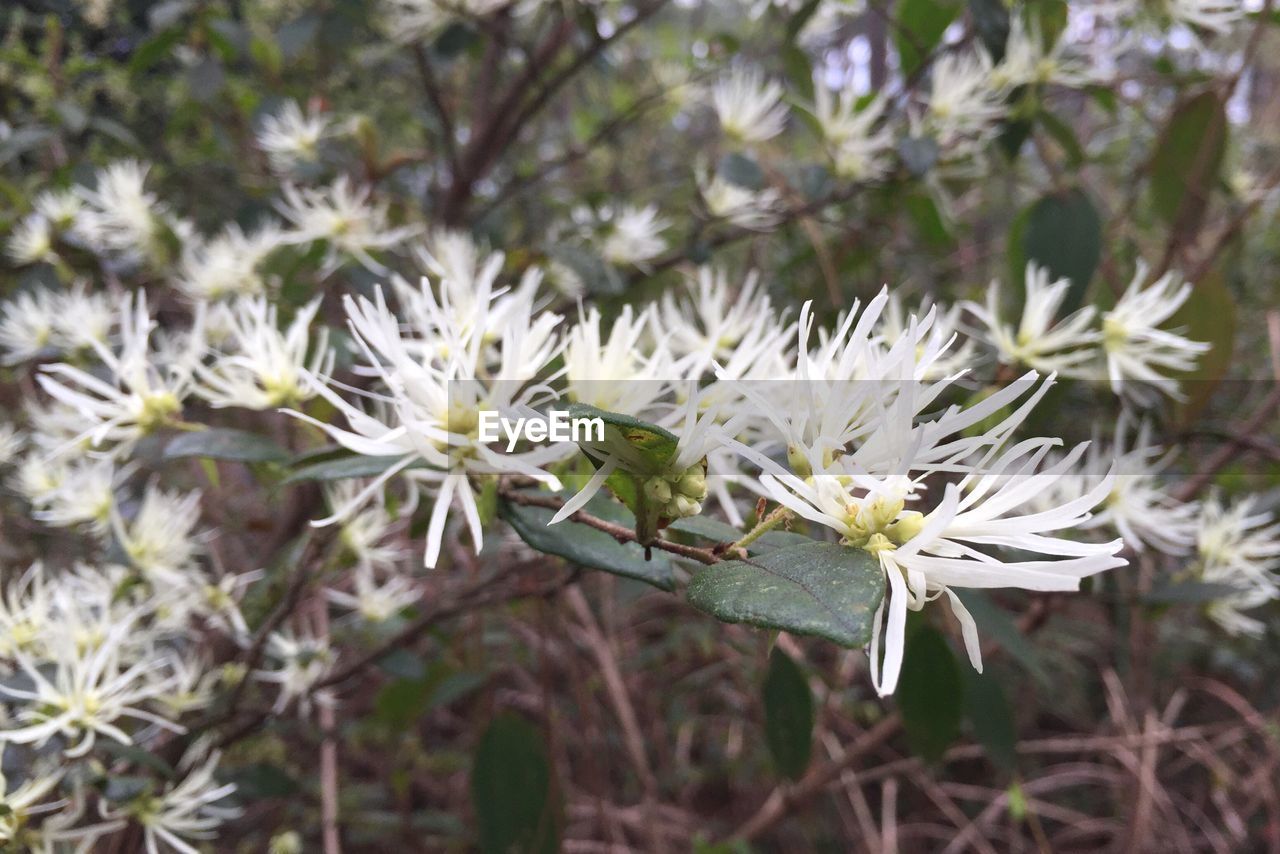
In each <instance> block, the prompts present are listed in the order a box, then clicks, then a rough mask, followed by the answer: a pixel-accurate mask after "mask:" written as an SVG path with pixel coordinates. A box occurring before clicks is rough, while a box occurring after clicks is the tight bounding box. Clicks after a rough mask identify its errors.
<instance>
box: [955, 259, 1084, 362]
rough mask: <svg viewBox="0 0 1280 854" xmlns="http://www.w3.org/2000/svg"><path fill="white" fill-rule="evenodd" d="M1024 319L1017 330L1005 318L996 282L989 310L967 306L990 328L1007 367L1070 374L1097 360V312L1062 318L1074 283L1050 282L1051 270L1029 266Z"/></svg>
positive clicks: (989, 296) (988, 295)
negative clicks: (1064, 302) (1063, 307)
mask: <svg viewBox="0 0 1280 854" xmlns="http://www.w3.org/2000/svg"><path fill="white" fill-rule="evenodd" d="M1025 281H1026V289H1025V292H1024V297H1023V303H1022V318H1021V320H1020V321H1019V323H1018V327H1017V329H1016V330H1015V329H1014V328H1013V327H1012V326H1011V325H1009V324H1006V323H1003V322H1002V321H1001V320H1000V310H999V304H1000V288H999V285H998V284H997V283H995V282H992V284H991V287H990V288H989V289H988V290H987V304H986V306H985V307H983V306H979V305H977V304H975V303H968V304H967V305H968V307H969V310H970V311H971V312H972V313H973V314H974V315H975V316H976V317H977V318H978V319H979V320H980V321H982V323H983V325H984V326H985V327H986V329H985V332H986V333H987V335H988V336H989V339H990V341H991V344H992V345H993V346H994V347H995V348H996V353H997V356H998V357H999V359H1000V362H1001V363H1002V364H1006V365H1017V364H1023V365H1027V366H1028V367H1032V368H1035V369H1036V370H1038V371H1044V372H1058V373H1062V374H1066V375H1069V376H1079V375H1082V374H1083V373H1085V371H1084V370H1083V365H1084V363H1085V362H1088V361H1090V360H1091V359H1093V358H1094V356H1095V354H1096V350H1095V349H1094V347H1093V346H1092V345H1094V344H1096V343H1097V342H1098V340H1099V339H1100V335H1099V334H1098V333H1097V332H1096V331H1093V330H1091V329H1090V328H1089V327H1090V324H1091V323H1092V322H1093V318H1094V315H1095V314H1096V309H1094V308H1093V306H1085V307H1084V308H1081V309H1079V310H1077V311H1075V312H1073V313H1072V314H1071V315H1069V316H1067V317H1064V318H1062V319H1061V320H1059V319H1058V313H1059V310H1060V309H1061V308H1062V303H1063V301H1064V300H1065V299H1066V298H1067V293H1068V292H1069V291H1070V290H1071V280H1070V279H1066V278H1062V279H1058V280H1057V281H1055V282H1052V283H1051V282H1050V281H1049V271H1048V270H1047V269H1045V268H1044V267H1039V266H1037V265H1036V264H1035V262H1029V263H1028V264H1027V272H1026V279H1025Z"/></svg>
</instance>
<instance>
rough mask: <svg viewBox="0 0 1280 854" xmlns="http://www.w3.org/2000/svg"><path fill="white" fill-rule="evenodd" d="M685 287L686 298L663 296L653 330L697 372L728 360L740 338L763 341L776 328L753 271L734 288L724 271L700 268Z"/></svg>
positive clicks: (775, 319)
mask: <svg viewBox="0 0 1280 854" xmlns="http://www.w3.org/2000/svg"><path fill="white" fill-rule="evenodd" d="M686 287H687V291H688V293H687V296H688V297H689V298H677V295H675V294H673V293H672V292H671V291H668V292H666V293H664V294H663V295H662V302H661V303H660V307H661V317H660V321H661V322H660V323H658V324H656V328H658V329H659V330H661V334H662V335H663V336H664V340H665V341H666V342H667V343H668V345H669V346H670V348H671V350H672V352H673V353H674V354H675V355H676V356H678V357H679V356H683V357H690V358H691V359H692V361H694V362H697V363H698V367H699V368H706V367H709V366H710V364H711V362H712V361H713V360H719V361H722V362H723V361H728V360H730V359H733V358H734V357H735V356H736V355H738V353H739V351H740V349H742V348H741V345H742V343H743V342H744V340H747V339H751V338H757V337H760V336H764V337H766V338H768V337H770V336H769V333H770V332H772V331H773V330H775V329H777V328H778V326H780V325H781V318H780V317H779V316H778V312H777V311H776V310H775V309H774V307H773V304H772V302H771V301H770V299H769V295H768V294H767V293H766V292H765V291H764V289H763V288H761V287H760V277H759V275H758V274H757V273H756V272H755V271H754V270H753V271H751V272H750V273H748V274H747V276H746V278H745V279H744V280H743V282H742V284H741V286H739V287H736V288H735V287H734V285H733V284H731V282H730V279H729V274H728V272H727V271H725V270H724V269H722V268H717V267H700V268H698V277H697V281H696V285H695V282H693V281H690V282H689V283H688V284H687V286H686ZM681 296H684V295H681Z"/></svg>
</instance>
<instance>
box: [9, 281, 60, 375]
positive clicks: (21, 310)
mask: <svg viewBox="0 0 1280 854" xmlns="http://www.w3.org/2000/svg"><path fill="white" fill-rule="evenodd" d="M3 312H4V316H3V317H0V347H3V348H4V351H5V355H4V364H6V365H16V364H18V363H19V362H25V361H27V360H29V359H34V358H35V357H36V356H38V355H40V353H41V351H42V350H44V349H45V348H46V347H48V346H49V345H50V344H52V343H53V336H54V330H55V328H56V327H57V322H58V320H57V319H58V298H57V295H56V294H55V293H54V292H53V291H50V290H45V289H40V290H36V291H23V292H21V293H19V294H18V295H17V296H15V297H14V298H13V299H11V300H9V301H8V302H6V303H5V304H4V308H3Z"/></svg>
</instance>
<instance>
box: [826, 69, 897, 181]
mask: <svg viewBox="0 0 1280 854" xmlns="http://www.w3.org/2000/svg"><path fill="white" fill-rule="evenodd" d="M888 103H889V101H888V98H887V97H886V96H885V95H877V96H876V97H875V98H872V99H871V100H870V101H868V102H867V103H865V104H860V99H859V98H857V97H856V96H855V95H854V93H853V92H849V91H844V92H841V93H840V94H839V96H838V97H836V96H833V94H832V92H831V91H830V90H829V89H827V88H826V87H825V86H821V85H819V86H816V87H815V90H814V117H815V118H816V119H817V120H818V126H819V127H820V128H821V130H822V136H823V138H824V139H825V140H826V143H827V150H828V151H829V152H830V154H831V159H832V161H833V162H834V164H835V170H836V174H837V175H839V176H840V177H842V178H849V179H851V180H854V181H874V180H877V179H879V178H883V177H884V176H885V175H887V174H888V173H889V171H890V170H891V169H892V168H893V159H892V154H893V150H894V136H893V131H892V129H891V128H889V127H888V126H882V127H880V128H879V129H876V125H879V124H881V123H882V119H883V118H884V114H885V109H886V107H887V106H888Z"/></svg>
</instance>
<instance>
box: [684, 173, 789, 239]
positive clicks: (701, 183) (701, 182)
mask: <svg viewBox="0 0 1280 854" xmlns="http://www.w3.org/2000/svg"><path fill="white" fill-rule="evenodd" d="M698 192H699V193H701V194H702V201H703V203H704V204H705V205H706V206H707V212H708V213H710V214H711V215H712V216H713V217H715V218H716V219H723V220H728V221H729V222H731V223H733V224H734V225H736V226H738V227H739V228H745V229H749V230H751V231H768V230H769V229H771V228H773V227H774V226H775V225H777V224H778V222H779V220H780V218H781V213H780V208H781V206H782V196H781V194H780V193H779V192H778V191H777V190H775V189H773V188H772V187H768V188H765V189H763V190H752V189H749V188H747V187H743V186H741V185H739V184H735V183H733V182H732V181H728V180H726V179H724V178H722V177H721V176H719V175H715V176H708V175H706V174H705V173H703V174H700V175H699V176H698Z"/></svg>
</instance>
